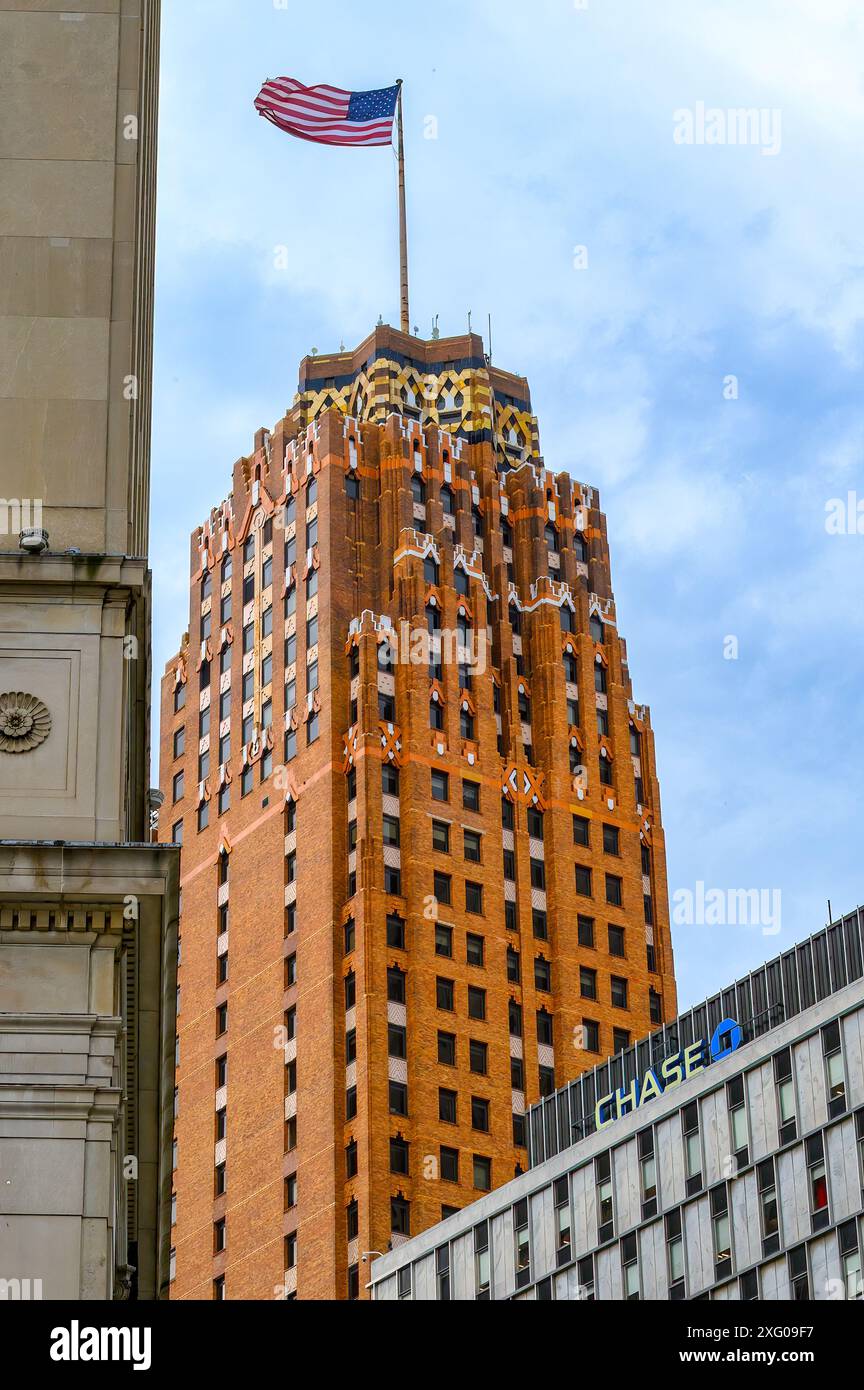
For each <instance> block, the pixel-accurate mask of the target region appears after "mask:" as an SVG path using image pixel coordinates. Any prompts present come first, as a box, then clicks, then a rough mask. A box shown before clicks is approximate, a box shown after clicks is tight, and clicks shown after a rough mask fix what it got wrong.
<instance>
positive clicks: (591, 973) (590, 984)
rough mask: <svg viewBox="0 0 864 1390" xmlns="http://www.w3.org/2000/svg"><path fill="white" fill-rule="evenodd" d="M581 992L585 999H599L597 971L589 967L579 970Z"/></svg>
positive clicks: (582, 967)
mask: <svg viewBox="0 0 864 1390" xmlns="http://www.w3.org/2000/svg"><path fill="white" fill-rule="evenodd" d="M579 992H580V994H581V995H582V998H583V999H596V998H597V971H596V970H591V969H590V968H589V967H588V966H587V965H582V966H580V968H579Z"/></svg>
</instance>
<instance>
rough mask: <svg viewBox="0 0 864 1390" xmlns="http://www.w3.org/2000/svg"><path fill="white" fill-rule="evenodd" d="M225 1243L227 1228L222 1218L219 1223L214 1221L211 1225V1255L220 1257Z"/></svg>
mask: <svg viewBox="0 0 864 1390" xmlns="http://www.w3.org/2000/svg"><path fill="white" fill-rule="evenodd" d="M227 1241H228V1234H227V1227H226V1224H225V1219H224V1217H223V1219H222V1220H221V1221H214V1223H213V1254H214V1255H220V1254H221V1253H222V1251H223V1250H224V1249H225V1248H226V1245H227Z"/></svg>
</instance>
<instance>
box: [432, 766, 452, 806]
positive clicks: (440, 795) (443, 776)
mask: <svg viewBox="0 0 864 1390" xmlns="http://www.w3.org/2000/svg"><path fill="white" fill-rule="evenodd" d="M432 800H433V801H449V800H450V776H449V774H448V773H446V772H439V771H437V770H436V769H435V768H433V769H432Z"/></svg>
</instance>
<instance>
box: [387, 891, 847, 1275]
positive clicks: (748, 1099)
mask: <svg viewBox="0 0 864 1390" xmlns="http://www.w3.org/2000/svg"><path fill="white" fill-rule="evenodd" d="M862 947H864V909H860V908H859V909H858V911H857V912H856V913H853V914H851V915H850V916H848V917H846V918H844V919H843V920H842V921H839V922H835V923H834V924H833V925H832V926H830V927H829V928H827V929H826V930H823V931H821V932H818V933H817V934H816V935H815V936H813V937H811V938H810V939H809V940H807V941H803V942H801V944H800V945H798V946H796V947H794V948H793V949H791V950H789V951H785V952H784V953H783V954H782V955H781V956H778V957H777V958H776V959H774V960H772V961H770V962H769V963H768V964H767V965H765V966H763V967H762V968H761V969H759V970H754V971H753V972H752V974H750V975H749V976H747V977H746V978H745V979H743V980H738V981H736V982H735V983H734V984H733V985H730V986H729V988H728V989H724V990H722V991H721V992H720V993H718V994H716V995H715V996H713V997H712V998H711V999H708V1000H706V1001H705V1003H704V1004H701V1005H699V1006H698V1007H697V1008H694V1009H690V1010H689V1011H688V1012H687V1013H685V1014H683V1015H682V1016H681V1017H680V1018H678V1019H676V1020H675V1021H674V1022H673V1023H669V1024H667V1025H666V1026H665V1027H664V1028H662V1029H658V1030H656V1031H655V1032H653V1033H652V1034H651V1035H650V1036H649V1037H647V1038H645V1039H644V1040H642V1041H641V1042H639V1043H638V1044H637V1045H636V1046H635V1047H632V1048H630V1049H628V1050H627V1051H625V1052H624V1053H622V1054H621V1055H619V1056H616V1057H614V1058H612V1059H611V1060H610V1061H608V1062H606V1063H603V1064H602V1065H600V1066H598V1067H595V1068H594V1069H593V1071H591V1072H586V1073H584V1074H583V1075H582V1076H581V1077H580V1078H578V1079H577V1080H575V1081H574V1082H572V1083H571V1084H570V1085H569V1086H566V1087H563V1088H562V1089H561V1090H559V1091H558V1092H557V1093H556V1094H555V1095H554V1096H550V1097H548V1098H546V1099H544V1100H543V1101H541V1102H539V1103H538V1104H537V1105H535V1106H533V1107H532V1109H531V1111H530V1115H529V1148H530V1153H531V1168H530V1170H529V1171H528V1172H527V1173H525V1174H524V1175H522V1176H521V1177H519V1178H517V1179H516V1180H515V1181H514V1182H511V1183H508V1184H507V1186H506V1187H504V1188H502V1189H501V1190H499V1191H497V1192H494V1193H492V1194H491V1195H490V1196H488V1197H484V1198H482V1199H481V1200H479V1201H477V1202H475V1203H474V1204H473V1205H472V1206H470V1207H468V1208H467V1209H466V1210H464V1211H462V1212H460V1213H459V1214H458V1215H457V1216H454V1217H452V1218H451V1219H450V1220H448V1221H446V1222H443V1223H442V1224H441V1225H439V1226H438V1227H436V1228H435V1229H434V1230H430V1231H426V1232H425V1233H424V1234H423V1235H421V1236H418V1237H417V1238H416V1239H414V1240H412V1241H410V1242H409V1243H408V1244H407V1245H403V1246H401V1247H400V1248H399V1249H398V1250H394V1251H393V1252H392V1253H389V1254H387V1255H385V1256H384V1257H383V1258H381V1259H378V1260H376V1261H375V1262H374V1264H373V1265H372V1268H371V1276H370V1277H371V1281H372V1290H373V1293H374V1297H375V1298H376V1299H411V1298H413V1299H422V1300H435V1299H438V1300H447V1299H457V1300H470V1299H541V1300H554V1299H564V1300H576V1299H640V1298H641V1299H741V1300H751V1299H826V1298H831V1299H842V1298H861V1297H864V1283H862V1250H864V963H862V955H864V952H862Z"/></svg>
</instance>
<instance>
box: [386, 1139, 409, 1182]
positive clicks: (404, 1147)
mask: <svg viewBox="0 0 864 1390" xmlns="http://www.w3.org/2000/svg"><path fill="white" fill-rule="evenodd" d="M410 1171H411V1170H410V1145H409V1144H408V1143H407V1142H406V1141H405V1140H404V1139H391V1140H390V1172H391V1173H399V1174H401V1175H402V1176H404V1177H408V1175H409V1173H410Z"/></svg>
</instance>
